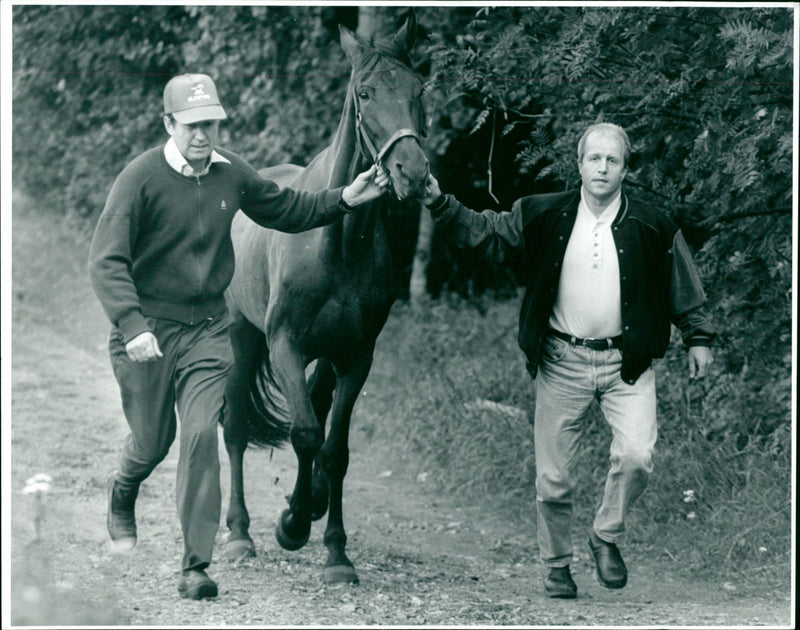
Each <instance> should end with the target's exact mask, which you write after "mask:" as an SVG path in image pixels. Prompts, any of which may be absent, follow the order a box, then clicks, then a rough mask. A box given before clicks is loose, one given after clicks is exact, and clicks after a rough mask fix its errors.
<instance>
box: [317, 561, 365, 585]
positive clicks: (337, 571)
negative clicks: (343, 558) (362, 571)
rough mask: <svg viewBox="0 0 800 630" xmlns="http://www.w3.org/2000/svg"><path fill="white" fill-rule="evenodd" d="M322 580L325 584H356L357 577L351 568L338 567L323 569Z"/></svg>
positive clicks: (345, 566)
mask: <svg viewBox="0 0 800 630" xmlns="http://www.w3.org/2000/svg"><path fill="white" fill-rule="evenodd" d="M322 580H323V581H324V582H325V584H358V575H356V570H355V569H354V568H353V567H349V566H347V565H338V566H333V567H325V569H324V571H323V572H322Z"/></svg>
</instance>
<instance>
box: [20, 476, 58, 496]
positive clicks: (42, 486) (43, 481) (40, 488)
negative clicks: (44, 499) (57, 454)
mask: <svg viewBox="0 0 800 630" xmlns="http://www.w3.org/2000/svg"><path fill="white" fill-rule="evenodd" d="M52 482H53V478H52V477H51V476H50V475H48V474H47V473H36V474H35V475H34V476H33V477H31V478H30V479H28V480H27V481H26V482H25V487H24V488H23V489H22V494H37V493H39V492H49V490H50V484H51V483H52Z"/></svg>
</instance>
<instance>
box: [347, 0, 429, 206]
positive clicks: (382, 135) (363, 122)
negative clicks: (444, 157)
mask: <svg viewBox="0 0 800 630" xmlns="http://www.w3.org/2000/svg"><path fill="white" fill-rule="evenodd" d="M339 30H340V35H341V45H342V48H343V49H344V51H345V53H347V56H348V58H349V59H350V63H351V65H352V67H353V70H352V74H351V79H350V94H349V96H348V98H351V99H352V106H353V110H354V111H353V114H354V117H355V129H356V134H357V136H358V143H359V146H360V148H361V153H362V155H363V156H364V158H365V159H366V160H369V161H372V162H374V163H377V164H378V165H379V166H380V167H382V168H384V169H385V170H386V171H387V172H388V174H389V177H390V180H391V183H392V188H393V190H394V194H395V195H396V196H397V198H398V199H420V198H421V197H423V196H424V193H425V183H426V180H427V177H428V168H429V166H428V158H427V157H426V156H425V152H424V151H423V148H422V144H421V140H420V136H424V135H425V115H424V112H423V108H422V80H421V79H420V77H419V76H418V75H417V74H416V73H415V72H414V71H413V70H412V68H411V66H410V57H409V54H410V51H411V48H412V47H413V45H414V39H415V36H416V19H415V17H414V14H413V12H412V13H411V14H410V17H409V19H408V20H407V21H406V23H405V24H404V25H403V26H402V27H401V28H400V30H399V31H398V32H397V34H395V35H394V37H392V38H389V39H385V40H379V41H374V42H372V41H371V42H369V43H367V42H364V41H362V40H361V39H360V38H358V37H357V36H356V35H355V34H354V33H352V32H351V31H350V30H348V29H347V28H345V27H344V26H340V27H339Z"/></svg>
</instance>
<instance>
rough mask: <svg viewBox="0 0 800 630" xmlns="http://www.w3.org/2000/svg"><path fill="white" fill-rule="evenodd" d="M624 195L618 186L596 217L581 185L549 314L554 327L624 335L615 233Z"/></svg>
mask: <svg viewBox="0 0 800 630" xmlns="http://www.w3.org/2000/svg"><path fill="white" fill-rule="evenodd" d="M621 199H622V196H621V191H620V192H618V193H617V196H616V198H615V199H614V200H613V201H612V202H611V203H610V204H609V205H608V207H607V208H606V209H605V210H604V211H603V213H602V214H601V215H600V216H599V217H595V216H594V214H592V211H591V210H589V206H587V205H586V201H585V200H584V193H583V188H581V200H580V203H579V204H578V216H577V217H576V219H575V225H574V226H573V228H572V234H571V235H570V237H569V243H568V244H567V251H566V253H565V254H564V261H563V263H562V265H561V277H560V279H559V282H558V292H557V293H556V301H555V304H554V305H553V313H552V314H551V315H550V322H549V323H550V326H551V327H552V328H555V329H556V330H560V331H561V332H565V333H568V334H570V335H574V336H575V337H581V338H584V339H587V338H588V339H597V338H603V337H615V336H617V335H620V334H622V310H621V306H620V291H619V261H618V259H617V250H616V248H615V247H614V237H613V236H612V234H611V223H612V222H613V221H614V218H615V217H616V216H617V212H618V211H619V207H620V202H621Z"/></svg>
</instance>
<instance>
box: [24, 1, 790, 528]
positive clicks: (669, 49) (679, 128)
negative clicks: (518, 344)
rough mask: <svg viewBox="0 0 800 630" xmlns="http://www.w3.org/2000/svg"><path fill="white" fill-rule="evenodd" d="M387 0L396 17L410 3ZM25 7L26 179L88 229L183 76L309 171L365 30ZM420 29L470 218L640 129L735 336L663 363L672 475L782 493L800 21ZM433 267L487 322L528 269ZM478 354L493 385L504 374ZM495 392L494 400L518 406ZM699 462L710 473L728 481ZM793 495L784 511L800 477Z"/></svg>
mask: <svg viewBox="0 0 800 630" xmlns="http://www.w3.org/2000/svg"><path fill="white" fill-rule="evenodd" d="M384 10H385V11H386V15H387V16H388V17H387V22H388V23H390V24H392V23H393V26H396V24H397V23H398V22H399V21H400V20H401V19H402V17H403V14H404V10H403V8H401V7H393V8H390V7H386V8H385V9H384ZM13 16H14V26H13V29H14V47H13V52H14V60H13V69H14V86H13V89H14V102H13V103H14V118H13V132H14V136H13V158H14V185H15V186H17V187H20V188H22V189H24V190H25V191H27V192H28V193H31V194H33V195H34V196H35V197H36V199H38V200H39V201H40V202H41V203H42V204H43V205H45V206H46V207H48V208H50V209H52V211H53V212H55V213H58V214H62V215H67V216H77V217H82V218H86V219H89V220H88V221H87V224H88V225H89V226H90V225H91V224H92V223H93V221H92V219H93V218H94V217H96V215H97V213H98V212H99V211H100V209H101V208H102V205H103V202H104V200H105V196H106V194H107V191H108V189H109V188H110V185H111V182H112V181H113V179H114V177H115V176H116V175H117V173H118V172H119V171H120V170H121V168H122V167H123V165H124V164H125V163H126V162H127V161H128V160H130V159H131V158H132V157H133V156H135V155H136V154H138V153H139V152H141V151H142V150H143V149H144V148H146V147H149V146H152V145H154V144H156V143H157V142H161V141H163V138H164V131H163V128H162V125H161V122H160V114H161V94H162V90H163V86H164V84H165V83H166V81H167V80H168V78H169V77H170V76H171V75H173V74H175V73H177V72H182V71H204V72H208V73H209V74H211V75H212V76H214V77H216V78H217V80H218V84H219V87H220V92H221V94H222V95H223V100H224V102H225V105H226V107H227V109H228V111H229V113H230V114H231V116H230V120H229V121H228V122H227V123H226V124H225V126H224V136H223V139H222V140H223V144H224V145H226V146H229V147H230V148H232V149H234V150H236V151H238V152H239V153H241V154H242V155H244V156H245V157H246V158H247V159H249V160H251V161H252V162H253V163H254V164H256V165H258V166H266V165H269V164H275V163H279V162H284V161H294V162H297V163H305V162H307V161H308V160H309V159H310V157H311V156H313V155H314V154H315V153H316V152H317V151H319V150H320V149H321V148H322V147H323V146H324V144H325V142H326V141H327V139H328V138H329V136H330V133H331V132H332V131H333V129H334V127H335V122H336V120H338V117H339V114H340V111H341V104H342V102H343V99H344V94H343V89H344V86H345V85H346V82H347V78H348V72H349V66H348V64H347V62H346V60H345V58H344V54H343V53H342V51H341V50H340V48H339V46H338V43H337V42H338V29H337V24H338V23H345V24H346V25H347V26H348V27H350V28H352V29H355V28H356V26H357V25H358V20H359V9H358V8H357V7H322V6H318V7H293V6H281V7H266V6H261V7H248V6H229V7H222V6H194V7H187V6H150V5H147V6H101V5H86V6H58V5H52V6H37V5H20V6H16V7H14V12H13ZM417 17H418V21H419V25H420V29H419V35H420V37H419V42H418V50H417V54H416V60H417V62H418V63H419V69H420V71H421V72H422V73H423V74H425V75H426V76H427V79H428V82H427V87H428V89H427V94H426V99H427V111H428V115H429V119H430V122H431V129H430V133H429V136H428V139H427V148H428V150H429V152H430V153H431V156H432V158H433V160H432V163H433V164H434V165H435V170H436V174H437V176H438V178H439V181H440V183H441V185H442V188H443V189H444V190H446V191H447V192H452V193H454V194H456V196H458V197H459V199H461V200H462V201H463V202H464V203H466V204H467V205H470V206H471V207H474V208H485V207H492V208H495V209H497V210H502V209H508V208H509V207H510V205H511V203H512V202H513V200H514V199H516V198H518V197H519V196H521V195H524V194H530V193H535V192H543V191H552V190H563V189H565V188H567V187H571V186H574V185H575V184H576V183H577V176H578V173H577V168H576V166H575V159H576V154H575V148H576V145H577V139H578V137H579V135H580V134H581V132H582V130H583V129H584V128H585V126H586V125H587V124H589V123H591V122H594V121H598V120H607V121H612V122H617V123H619V124H621V125H623V126H624V127H626V128H627V130H628V131H629V134H630V136H631V140H632V142H633V146H634V155H633V160H632V163H631V169H630V172H629V175H628V177H627V184H628V186H629V187H630V189H631V190H632V191H633V193H634V194H636V195H639V196H641V197H644V198H646V199H648V200H649V201H651V202H653V203H654V204H656V205H657V206H659V207H660V208H662V209H663V210H664V211H665V212H666V213H667V214H669V215H670V216H672V217H673V218H674V219H675V220H676V222H677V223H678V224H679V225H680V226H681V227H682V228H683V230H684V232H685V234H686V236H687V240H688V241H689V243H690V245H691V246H692V247H693V249H694V250H695V251H696V258H697V260H698V262H699V265H700V269H701V274H702V276H703V280H704V285H705V287H706V290H707V293H708V294H709V305H710V308H711V309H712V311H713V314H714V316H715V319H716V322H717V324H718V327H719V331H720V336H719V341H718V342H717V344H716V349H715V352H716V359H717V360H716V362H715V364H714V366H713V369H712V372H711V374H710V376H709V378H708V379H706V381H705V382H703V383H700V384H697V383H688V382H687V381H686V375H685V358H684V356H683V351H682V350H681V349H680V344H678V343H675V344H673V349H672V350H671V351H670V354H669V355H668V357H667V359H666V360H665V361H663V362H662V363H661V366H660V368H659V369H660V370H662V378H661V381H660V382H661V390H660V411H661V417H662V418H663V420H664V424H665V429H664V431H663V432H662V434H663V435H666V436H667V438H665V439H668V438H669V436H670V434H671V432H675V434H674V436H673V438H672V439H673V441H672V442H668V449H667V451H666V454H665V458H666V460H665V461H668V462H670V463H669V464H668V466H667V467H668V468H669V470H670V472H675V473H676V474H677V473H678V472H681V473H682V474H683V473H687V471H688V470H690V468H691V467H690V466H688V465H687V466H686V467H684V469H683V470H682V471H681V470H679V469H680V465H681V464H692V465H694V464H695V463H696V462H695V460H696V459H697V458H704V459H706V460H708V461H712V459H713V458H712V457H711V456H710V455H709V453H711V452H713V453H714V454H715V457H716V458H717V459H713V461H718V463H719V466H722V467H733V469H732V470H729V471H728V472H729V473H730V474H729V475H728V476H727V477H726V478H725V481H724V482H722V481H719V483H720V484H722V485H721V486H720V485H714V489H713V492H712V494H714V493H716V494H715V496H717V497H718V498H720V500H723V499H724V500H730V501H735V500H736V497H741V496H743V493H744V494H746V493H747V492H748V491H749V490H748V488H750V489H751V490H752V487H751V486H748V483H750V480H751V477H750V472H749V471H750V467H752V466H755V465H759V466H763V465H766V464H765V462H773V465H774V466H775V468H774V475H772V477H773V478H774V479H775V480H776V481H778V480H780V482H781V483H782V482H783V481H785V475H784V473H785V467H786V462H787V457H788V455H787V453H788V451H789V449H790V447H791V417H790V414H791V412H790V410H791V400H790V396H791V360H792V357H791V339H792V332H793V331H792V321H791V274H792V267H793V265H792V232H793V229H794V226H793V223H792V211H791V207H792V193H793V190H792V146H793V138H792V123H793V120H792V115H793V105H794V103H793V100H792V99H793V83H792V77H793V67H792V54H793V49H792V46H793V42H795V41H796V34H795V33H793V30H792V29H793V21H792V18H793V15H792V8H791V7H780V6H778V7H755V8H754V7H744V8H737V7H716V6H707V7H679V6H665V7H625V6H619V7H609V8H601V7H578V6H566V7H522V6H513V5H512V6H504V7H499V8H491V9H490V8H477V7H443V6H424V7H418V8H417ZM411 227H412V229H411V232H413V228H414V227H415V226H411ZM409 246H410V247H413V242H410V243H409ZM433 263H434V264H433V265H432V268H431V275H430V276H429V289H430V291H431V292H432V293H434V294H438V293H439V292H440V291H442V290H444V291H445V292H446V291H448V290H450V291H458V292H460V293H462V294H463V295H466V296H468V297H469V298H470V300H471V301H470V304H476V303H477V304H478V305H479V306H480V308H479V310H480V311H481V312H484V310H485V308H484V307H483V306H481V304H482V303H483V302H484V301H485V300H486V296H487V295H489V294H490V292H489V291H487V289H491V290H494V291H495V294H501V295H504V296H511V297H514V296H515V295H516V290H517V288H518V287H517V281H516V279H515V278H516V275H515V273H516V271H517V269H515V267H514V265H513V264H512V265H511V267H510V271H509V268H497V267H492V266H490V265H487V264H486V263H485V262H483V261H479V260H476V259H475V257H474V256H471V255H469V254H468V253H463V252H456V251H453V250H451V249H449V248H448V247H447V246H446V244H445V242H444V241H443V240H441V239H438V240H437V241H435V250H434V252H433ZM451 320H452V318H451V319H450V320H448V323H449V324H453V321H451ZM512 324H513V322H512ZM430 347H431V348H437V349H440V350H441V351H445V350H447V348H440V347H439V346H436V345H430ZM487 352H491V349H487ZM478 356H480V365H476V366H474V370H475V374H477V375H480V376H482V378H484V379H485V378H486V377H487V374H486V373H487V371H489V370H491V369H495V367H498V369H499V366H494V364H492V367H488V366H487V363H486V362H485V358H486V355H485V354H480V355H478ZM504 373H505V372H503V371H498V372H497V374H504ZM461 377H462V375H461V374H459V375H458V378H461ZM491 379H492V381H491V382H493V383H494V390H493V391H495V393H494V394H492V393H491V392H487V394H486V395H487V396H489V397H491V396H493V398H492V400H496V401H500V400H505V401H506V402H508V400H509V398H510V400H512V401H513V400H514V399H515V397H518V396H520V394H518V393H514V392H513V391H512V392H508V396H506V395H505V394H503V392H505V391H506V390H507V389H508V387H510V385H509V384H508V382H507V381H506V380H505V379H502V378H496V375H495V376H492V377H491ZM514 383H517V385H518V387H519V388H526V389H527V388H530V383H529V381H525V382H524V383H518V382H517V381H514ZM453 391H456V390H453ZM466 391H467V390H464V392H466ZM458 392H460V393H464V392H462V391H461V390H460V389H459V390H458ZM420 400H422V399H420ZM420 428H421V430H423V431H424V429H425V425H424V424H423V425H422V426H421V427H420ZM423 435H424V434H423ZM678 436H682V438H683V440H684V442H683V443H682V444H681V446H678V443H679V440H678ZM422 439H424V438H422ZM433 439H434V436H431V440H433ZM517 442H518V443H519V442H520V441H519V440H517ZM431 443H432V444H437V445H439V446H440V447H443V448H444V447H452V448H455V446H454V443H453V442H452V440H449V439H444V440H443V441H440V442H431ZM595 446H596V445H595ZM673 447H674V448H673ZM504 448H505V446H504ZM593 448H594V447H593ZM709 449H716V450H712V451H709ZM736 453H741V454H742V456H741V457H738V458H737V456H736ZM498 456H499V455H498ZM510 457H511V459H513V455H511V456H510ZM670 458H673V459H670ZM521 461H522V460H521ZM698 470H700V472H698V474H697V478H698V483H701V481H700V480H701V479H703V475H704V474H707V473H708V472H709V471H708V470H707V469H706V468H704V467H699V468H698ZM504 479H505V477H504ZM505 480H506V481H508V480H507V479H505ZM517 481H519V482H520V483H524V482H527V480H519V479H518V480H517ZM705 483H707V484H709V485H712V484H717V481H715V480H712V479H711V478H710V477H708V478H707V480H706V482H705ZM723 486H724V488H725V489H724V490H723ZM518 487H519V488H523V487H524V486H518ZM482 489H485V488H482ZM780 489H781V490H782V491H783V492H784V494H783V495H782V496H784V498H785V499H786V500H787V505H788V496H789V495H788V491H789V488H788V485H781V486H780ZM725 493H727V494H725ZM747 496H750V495H747ZM655 497H656V500H657V499H658V498H659V495H655ZM781 522H782V521H781Z"/></svg>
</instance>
